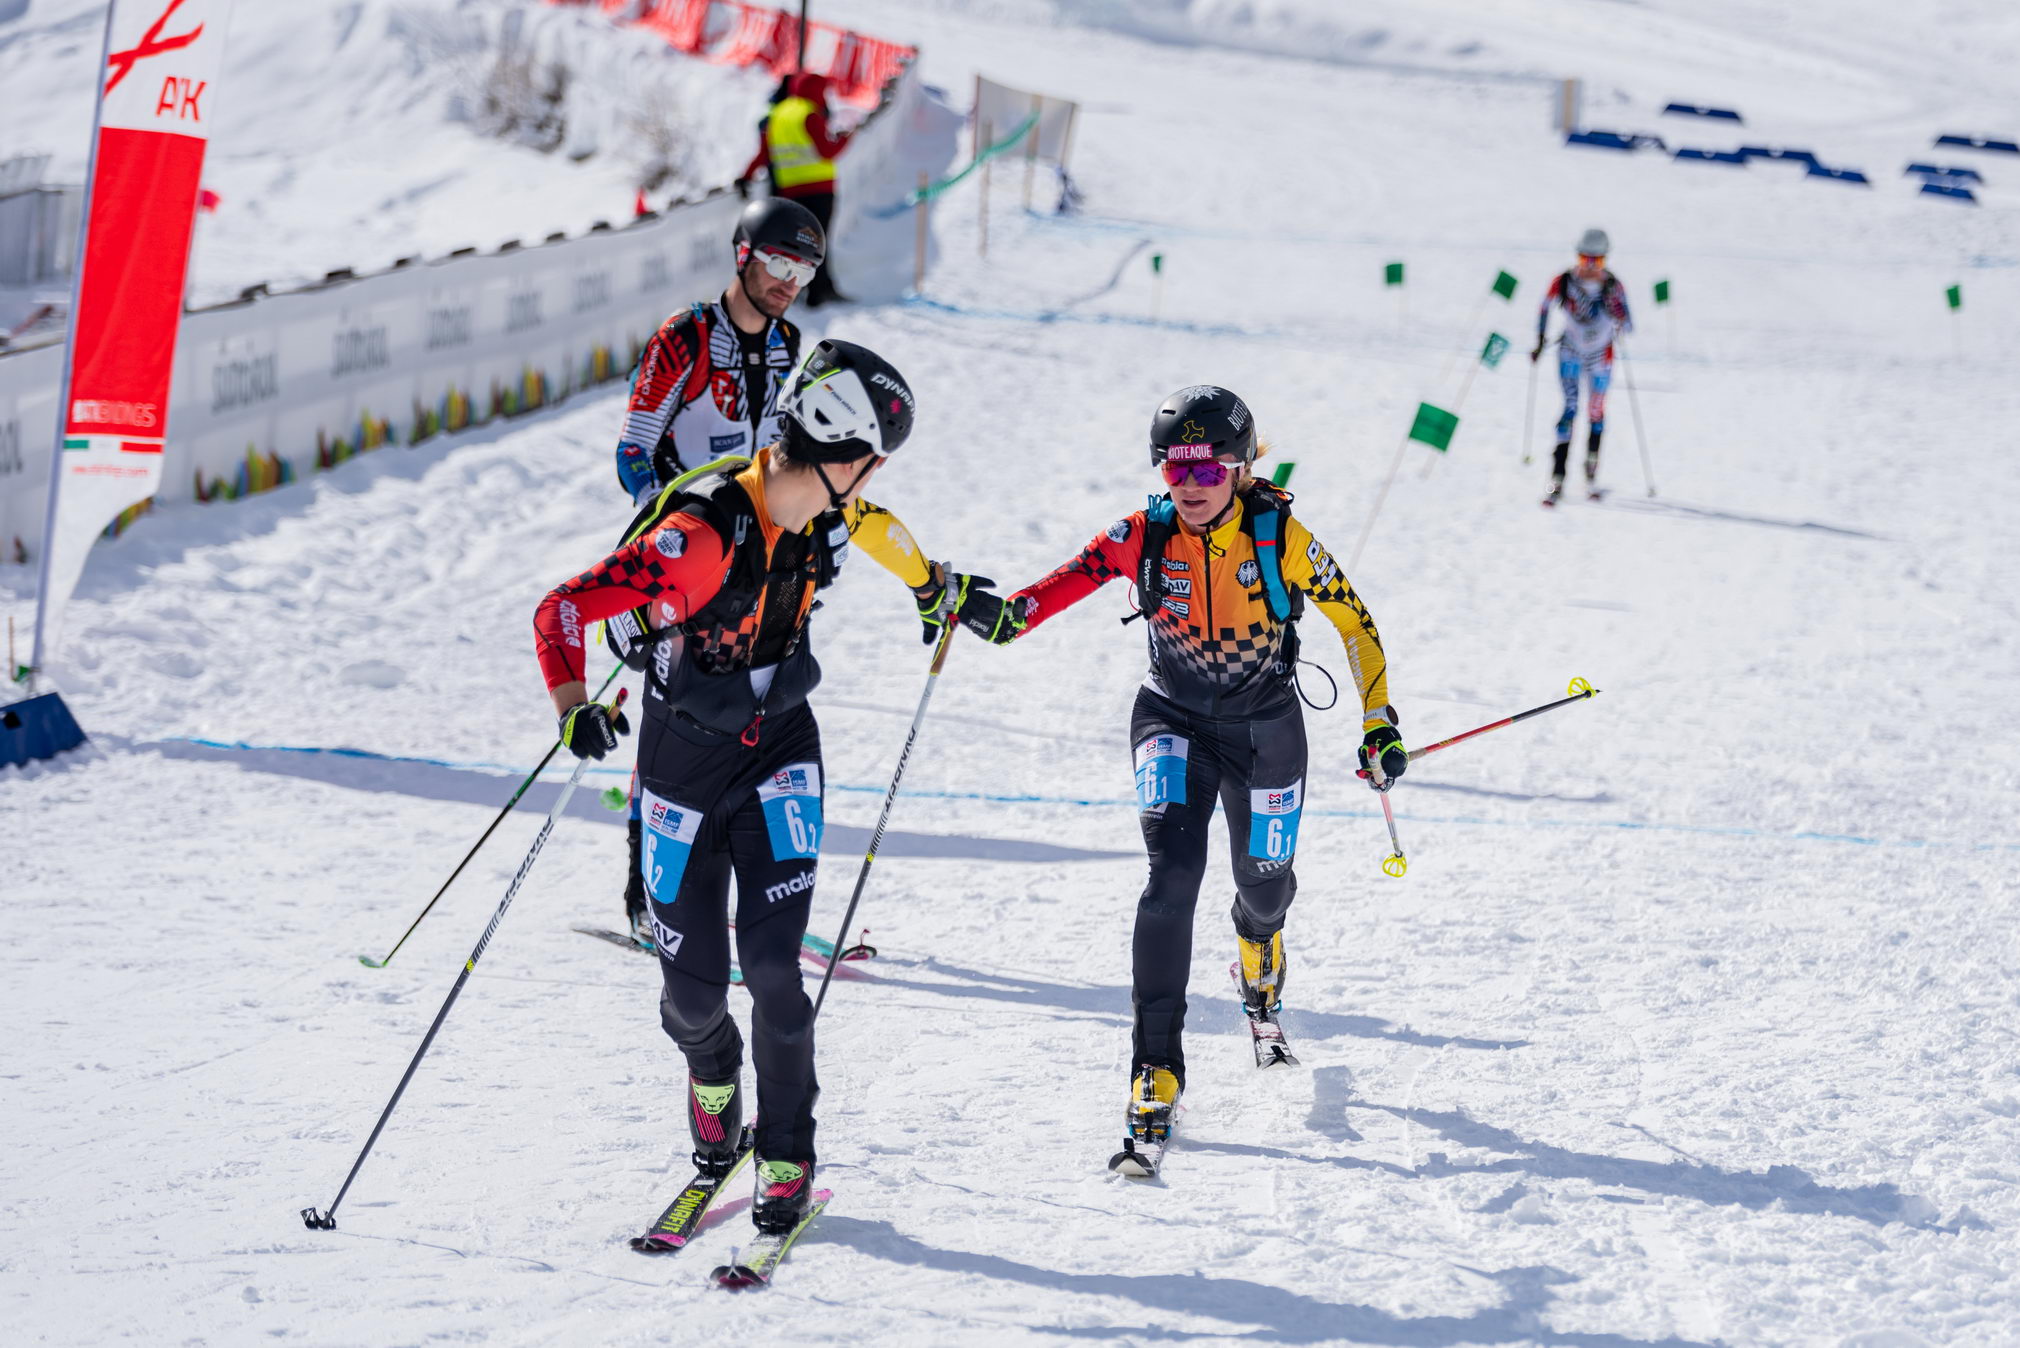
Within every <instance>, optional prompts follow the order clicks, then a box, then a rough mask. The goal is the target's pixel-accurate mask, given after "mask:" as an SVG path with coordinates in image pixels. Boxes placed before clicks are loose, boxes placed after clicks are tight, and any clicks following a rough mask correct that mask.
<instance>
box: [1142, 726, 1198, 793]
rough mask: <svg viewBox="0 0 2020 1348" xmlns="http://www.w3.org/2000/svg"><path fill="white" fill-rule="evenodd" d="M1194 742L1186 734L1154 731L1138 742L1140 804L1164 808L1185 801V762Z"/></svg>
mask: <svg viewBox="0 0 2020 1348" xmlns="http://www.w3.org/2000/svg"><path fill="white" fill-rule="evenodd" d="M1191 751H1192V742H1191V741H1190V740H1188V739H1186V738H1185V736H1183V735H1152V736H1151V737H1150V738H1149V739H1147V740H1145V741H1144V742H1143V743H1141V744H1139V745H1137V746H1136V805H1137V808H1138V809H1142V810H1162V809H1163V808H1164V807H1165V806H1167V805H1183V804H1185V763H1186V757H1187V755H1188V754H1189V753H1190V752H1191Z"/></svg>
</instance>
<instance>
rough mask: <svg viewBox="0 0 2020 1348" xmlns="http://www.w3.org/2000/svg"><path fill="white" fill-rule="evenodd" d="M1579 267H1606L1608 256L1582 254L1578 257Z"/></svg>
mask: <svg viewBox="0 0 2020 1348" xmlns="http://www.w3.org/2000/svg"><path fill="white" fill-rule="evenodd" d="M1578 265H1579V266H1581V267H1603V266H1605V265H1606V254H1604V253H1580V254H1579V255H1578Z"/></svg>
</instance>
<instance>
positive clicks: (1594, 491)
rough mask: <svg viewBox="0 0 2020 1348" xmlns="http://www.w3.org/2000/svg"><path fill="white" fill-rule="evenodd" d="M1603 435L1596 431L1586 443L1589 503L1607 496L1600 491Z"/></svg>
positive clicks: (1586, 478)
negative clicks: (1601, 442)
mask: <svg viewBox="0 0 2020 1348" xmlns="http://www.w3.org/2000/svg"><path fill="white" fill-rule="evenodd" d="M1603 434H1604V432H1603V431H1598V430H1595V431H1593V432H1592V434H1591V435H1590V436H1589V437H1587V439H1586V441H1585V498H1586V499H1587V500H1589V501H1597V500H1598V499H1599V498H1600V497H1601V496H1603V495H1604V494H1605V493H1603V492H1602V491H1600V489H1599V437H1600V436H1601V435H1603Z"/></svg>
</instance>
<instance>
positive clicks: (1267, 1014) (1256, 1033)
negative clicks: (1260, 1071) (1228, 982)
mask: <svg viewBox="0 0 2020 1348" xmlns="http://www.w3.org/2000/svg"><path fill="white" fill-rule="evenodd" d="M1227 971H1228V974H1229V975H1230V976H1231V977H1232V978H1233V979H1234V990H1235V994H1236V995H1237V996H1238V997H1240V998H1241V1009H1242V1011H1243V1013H1244V1014H1245V1016H1246V1017H1247V1020H1248V1033H1249V1039H1250V1040H1251V1041H1252V1042H1253V1044H1254V1046H1255V1065H1256V1066H1257V1067H1296V1066H1297V1065H1298V1057H1297V1054H1295V1053H1292V1052H1291V1045H1290V1041H1289V1040H1288V1039H1286V1038H1284V1027H1283V1026H1281V1025H1279V1024H1277V1013H1276V1012H1275V1010H1258V1009H1257V1008H1255V1007H1253V1006H1250V1005H1249V1004H1248V995H1247V992H1246V990H1245V989H1244V988H1243V987H1242V985H1241V961H1239V960H1237V961H1235V962H1234V963H1233V964H1230V965H1229V966H1228V969H1227Z"/></svg>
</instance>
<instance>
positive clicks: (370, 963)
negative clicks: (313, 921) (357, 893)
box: [358, 665, 624, 969]
mask: <svg viewBox="0 0 2020 1348" xmlns="http://www.w3.org/2000/svg"><path fill="white" fill-rule="evenodd" d="M623 668H624V666H623V665H619V666H617V669H613V670H611V671H610V678H608V679H605V680H604V681H603V687H602V688H599V689H597V690H596V697H602V696H603V694H604V690H605V689H608V688H609V687H610V680H611V679H614V678H616V677H617V670H618V669H623ZM590 700H591V701H592V702H593V701H595V700H596V699H595V698H591V699H590ZM560 748H561V741H560V740H558V739H557V740H555V741H554V747H553V748H551V749H549V750H548V751H547V757H545V758H543V759H541V760H540V762H539V765H538V766H536V767H535V768H534V769H533V771H531V772H529V773H527V774H526V780H525V781H523V782H521V783H519V789H518V790H517V791H514V792H513V793H512V799H510V800H508V801H506V802H505V808H504V809H502V810H500V811H498V817H497V818H496V819H493V820H492V821H491V827H490V828H487V829H485V830H484V836H483V837H481V838H479V839H477V841H476V842H474V843H472V844H471V846H470V850H469V851H467V852H465V853H464V854H463V859H462V860H461V861H459V862H457V863H456V869H455V870H453V871H450V872H449V878H448V879H447V880H444V881H443V882H442V887H441V888H440V889H438V890H436V891H435V897H434V898H432V899H430V900H428V906H427V907H426V908H423V909H422V910H421V917H417V918H415V919H414V921H413V923H412V924H411V925H410V926H409V927H408V928H407V930H406V932H405V933H404V934H403V935H402V936H401V937H400V939H399V940H397V941H395V942H393V948H392V949H391V950H388V951H387V952H386V957H385V958H384V959H378V960H375V959H373V958H372V957H371V956H370V955H360V956H358V963H360V964H362V965H364V966H365V967H366V968H367V969H383V968H385V967H386V966H387V965H388V964H391V963H392V962H393V956H395V955H397V954H399V953H400V947H401V946H403V945H405V944H407V937H409V936H412V935H413V934H414V928H415V927H418V926H420V925H421V918H424V917H426V916H427V915H428V914H430V913H432V912H434V911H435V904H436V903H437V902H438V901H439V900H440V899H441V897H442V896H443V895H444V894H447V893H448V892H449V886H450V885H453V884H455V883H456V877H457V876H459V875H461V874H462V873H463V868H464V867H465V866H467V865H469V864H470V858H471V857H474V856H476V855H477V850H478V849H479V848H481V847H482V846H483V845H484V844H485V843H486V842H488V841H490V838H491V835H492V834H493V833H495V832H496V831H497V829H498V826H499V825H500V824H502V823H504V822H505V816H506V815H508V814H510V813H512V808H513V806H515V805H517V804H518V803H519V798H520V797H521V796H523V795H525V794H526V789H527V788H528V787H530V786H532V785H533V783H534V781H535V779H537V778H538V777H539V776H540V774H541V773H543V772H545V771H546V770H547V765H548V764H549V763H551V762H553V761H554V754H555V752H556V750H558V749H560Z"/></svg>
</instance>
